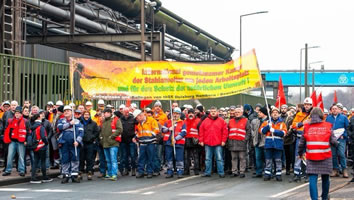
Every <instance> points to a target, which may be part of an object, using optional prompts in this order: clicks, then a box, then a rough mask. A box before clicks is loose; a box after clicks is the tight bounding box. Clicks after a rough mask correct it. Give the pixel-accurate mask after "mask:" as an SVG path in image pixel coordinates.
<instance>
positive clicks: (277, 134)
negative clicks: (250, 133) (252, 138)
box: [259, 118, 287, 150]
mask: <svg viewBox="0 0 354 200" xmlns="http://www.w3.org/2000/svg"><path fill="white" fill-rule="evenodd" d="M271 128H273V129H274V132H273V135H272V133H271V132H270V129H271ZM259 132H260V133H262V134H265V135H266V139H265V145H264V148H265V149H277V150H283V149H284V142H283V137H284V136H285V135H286V133H287V129H286V125H285V123H284V122H283V121H282V119H281V118H278V119H277V120H274V119H272V127H270V126H269V122H268V121H264V122H263V123H262V125H261V127H260V129H259Z"/></svg>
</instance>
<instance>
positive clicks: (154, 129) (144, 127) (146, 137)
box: [136, 117, 160, 144]
mask: <svg viewBox="0 0 354 200" xmlns="http://www.w3.org/2000/svg"><path fill="white" fill-rule="evenodd" d="M159 132H160V128H159V125H158V123H157V121H156V120H155V119H154V118H152V117H146V119H145V121H144V122H141V123H138V124H137V125H136V138H137V139H138V141H139V143H142V144H150V143H152V142H155V141H156V135H157V134H159Z"/></svg>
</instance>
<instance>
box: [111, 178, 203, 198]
mask: <svg viewBox="0 0 354 200" xmlns="http://www.w3.org/2000/svg"><path fill="white" fill-rule="evenodd" d="M197 177H200V175H199V176H189V177H186V178H182V179H178V180H175V181H170V182H166V183H161V184H158V185H154V186H150V187H146V188H141V189H138V190H128V191H124V192H111V194H136V193H141V192H144V191H146V190H153V189H156V188H159V187H164V186H167V185H171V184H177V183H179V182H183V181H187V180H190V179H194V178H197Z"/></svg>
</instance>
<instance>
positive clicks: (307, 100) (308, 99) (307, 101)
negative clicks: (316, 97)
mask: <svg viewBox="0 0 354 200" xmlns="http://www.w3.org/2000/svg"><path fill="white" fill-rule="evenodd" d="M312 103H313V102H312V99H311V98H310V97H307V98H306V99H305V100H304V104H311V105H312Z"/></svg>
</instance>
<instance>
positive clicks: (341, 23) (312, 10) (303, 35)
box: [162, 0, 354, 70]
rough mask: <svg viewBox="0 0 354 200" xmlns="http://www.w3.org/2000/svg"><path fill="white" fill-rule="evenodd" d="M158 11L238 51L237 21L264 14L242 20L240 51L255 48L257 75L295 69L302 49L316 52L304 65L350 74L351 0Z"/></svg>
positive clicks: (206, 1)
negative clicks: (248, 14)
mask: <svg viewBox="0 0 354 200" xmlns="http://www.w3.org/2000/svg"><path fill="white" fill-rule="evenodd" d="M162 5H163V6H164V7H165V8H167V9H169V10H171V11H173V12H174V13H176V14H178V15H180V16H181V17H182V18H184V19H186V20H188V21H190V22H192V23H194V24H195V25H197V26H198V27H200V28H202V29H204V30H205V31H207V32H209V33H211V34H213V35H214V36H216V37H218V38H220V39H221V40H223V41H225V42H227V43H229V44H231V45H233V46H234V47H235V48H237V49H239V30H240V28H239V25H240V24H239V16H240V15H242V14H247V13H252V12H258V11H269V13H267V14H259V15H253V16H248V17H244V18H243V19H242V30H243V31H242V51H243V52H246V51H248V50H250V49H252V48H255V49H256V53H257V57H258V61H259V65H260V69H261V70H265V69H299V65H300V49H301V48H303V47H304V46H305V43H308V44H309V46H320V48H318V49H311V50H309V62H316V61H323V63H322V64H324V66H325V69H352V70H353V69H354V64H353V62H352V60H353V57H354V53H353V50H352V49H353V46H354V23H353V22H354V1H353V0H337V1H334V0H333V1H329V0H296V1H295V0H294V1H290V0H243V1H240V0H238V1H235V0H217V1H216V0H213V1H212V0H178V1H177V0H162ZM235 54H236V55H237V57H238V54H239V52H235ZM320 66H321V64H314V65H313V67H315V68H317V69H319V68H320Z"/></svg>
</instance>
